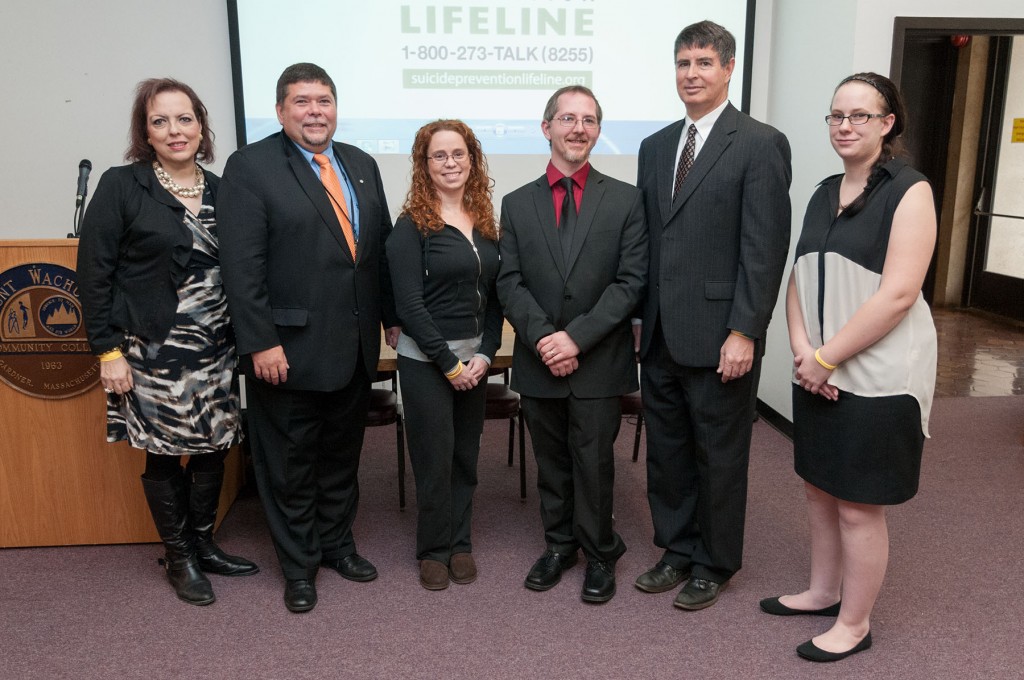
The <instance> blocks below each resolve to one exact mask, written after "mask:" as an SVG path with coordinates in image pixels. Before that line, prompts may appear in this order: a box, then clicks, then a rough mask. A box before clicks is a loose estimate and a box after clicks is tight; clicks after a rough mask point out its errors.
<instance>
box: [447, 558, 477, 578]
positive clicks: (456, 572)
mask: <svg viewBox="0 0 1024 680" xmlns="http://www.w3.org/2000/svg"><path fill="white" fill-rule="evenodd" d="M448 575H449V576H451V577H452V582H453V583H458V584H459V585H463V586H464V585H466V584H467V583H472V582H473V581H475V580H476V562H474V561H473V554H472V553H455V554H454V555H452V559H451V562H450V563H449V564H448Z"/></svg>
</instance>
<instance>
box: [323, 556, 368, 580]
mask: <svg viewBox="0 0 1024 680" xmlns="http://www.w3.org/2000/svg"><path fill="white" fill-rule="evenodd" d="M323 563H324V565H325V566H328V567H330V568H331V569H333V570H334V571H336V572H338V573H339V574H341V575H342V576H343V577H345V578H347V579H348V580H349V581H359V582H360V583H361V582H363V581H372V580H373V579H375V578H377V568H376V567H374V566H373V565H372V564H370V560H368V559H366V558H365V557H363V556H361V555H360V554H359V553H352V554H351V555H346V556H345V557H342V558H341V559H337V560H328V559H325V560H324V561H323Z"/></svg>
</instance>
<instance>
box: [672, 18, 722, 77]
mask: <svg viewBox="0 0 1024 680" xmlns="http://www.w3.org/2000/svg"><path fill="white" fill-rule="evenodd" d="M684 47H685V48H687V49H693V48H697V49H707V48H709V47H710V48H711V49H712V50H714V51H715V54H717V55H718V62H719V66H728V64H729V61H730V60H731V59H732V58H733V57H735V56H736V38H734V37H733V35H732V33H730V32H729V31H728V30H727V29H726V28H725V26H720V25H719V24H716V23H715V22H713V21H707V20H704V21H698V22H697V23H695V24H690V25H689V26H687V27H686V28H684V29H683V30H682V31H680V32H679V35H677V36H676V44H675V47H674V49H673V51H672V57H673V58H675V56H676V55H677V54H679V50H681V49H683V48H684Z"/></svg>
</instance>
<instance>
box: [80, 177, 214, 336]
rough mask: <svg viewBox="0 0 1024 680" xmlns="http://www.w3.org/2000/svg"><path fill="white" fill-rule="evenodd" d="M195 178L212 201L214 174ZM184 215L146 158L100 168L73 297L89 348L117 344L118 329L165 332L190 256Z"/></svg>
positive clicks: (154, 333)
mask: <svg viewBox="0 0 1024 680" xmlns="http://www.w3.org/2000/svg"><path fill="white" fill-rule="evenodd" d="M203 175H204V176H205V178H206V185H207V186H208V187H209V188H210V192H211V193H212V194H213V197H214V199H215V202H216V197H217V190H218V181H219V180H218V177H217V176H216V175H214V174H213V173H211V172H209V171H207V170H203ZM184 220H185V206H183V205H182V204H181V203H180V202H178V200H177V199H175V198H174V196H172V195H171V194H170V193H168V192H167V190H166V189H164V188H163V187H162V186H160V182H159V181H157V179H156V175H154V174H153V169H152V168H151V167H150V165H149V164H148V163H134V164H132V165H124V166H120V167H115V168H110V169H109V170H107V171H106V172H104V173H103V176H102V177H101V178H100V181H99V184H98V185H97V186H96V192H95V193H94V194H93V197H92V201H91V202H90V203H89V208H88V210H86V212H85V216H84V217H83V218H82V234H81V239H80V241H79V244H78V290H79V299H80V300H81V302H82V310H83V312H84V313H85V325H86V331H87V332H88V334H89V345H90V346H91V347H92V351H93V352H96V353H97V354H99V353H102V352H106V351H108V350H110V349H113V348H114V347H117V346H118V345H119V344H121V342H123V341H124V335H125V332H126V331H127V332H129V333H132V334H134V335H138V336H141V337H143V338H147V339H149V340H154V341H157V342H162V341H163V340H164V339H165V338H166V337H167V333H168V332H169V331H170V330H171V325H172V324H173V323H174V314H175V311H176V310H177V309H178V287H179V286H180V285H181V283H182V282H183V281H184V280H185V277H186V276H187V269H186V268H187V266H188V261H189V259H190V258H191V256H192V233H191V232H190V231H189V230H188V227H186V226H185V224H184Z"/></svg>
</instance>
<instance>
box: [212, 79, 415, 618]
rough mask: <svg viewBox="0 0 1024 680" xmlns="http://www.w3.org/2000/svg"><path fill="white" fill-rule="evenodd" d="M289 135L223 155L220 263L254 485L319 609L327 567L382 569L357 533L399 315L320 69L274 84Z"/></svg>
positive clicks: (299, 596)
mask: <svg viewBox="0 0 1024 680" xmlns="http://www.w3.org/2000/svg"><path fill="white" fill-rule="evenodd" d="M277 118H278V121H279V122H280V123H281V126H282V128H283V129H282V130H281V132H278V133H275V134H273V135H271V136H269V137H267V138H266V139H264V140H262V141H259V142H256V143H254V144H250V145H249V146H246V147H244V148H242V149H239V150H238V151H236V152H235V153H234V154H232V156H231V157H230V158H229V159H228V162H227V165H226V166H225V168H224V177H223V180H222V181H221V186H220V194H219V195H218V197H217V218H218V235H219V238H220V248H221V252H220V261H221V269H222V272H223V276H224V288H225V291H226V293H227V297H228V306H229V310H230V313H231V320H232V323H233V325H234V328H235V334H236V336H237V346H238V353H239V355H240V357H241V368H242V371H243V372H244V374H245V376H246V401H247V405H248V414H249V418H248V421H249V436H250V441H251V448H252V453H253V467H254V470H255V476H256V484H257V486H258V487H259V491H260V496H261V498H262V501H263V507H264V510H265V512H266V515H267V523H268V524H269V526H270V533H271V536H272V538H273V540H274V547H275V548H276V550H277V556H278V560H279V561H280V563H281V568H282V571H283V572H284V577H285V582H286V584H285V593H284V600H285V605H286V606H287V607H288V609H289V610H290V611H293V612H304V611H309V610H310V609H312V608H313V607H314V606H316V602H317V593H316V575H317V571H318V568H319V566H320V565H321V564H324V565H326V566H328V567H330V568H331V569H333V570H335V571H337V572H338V573H339V574H341V576H343V577H344V578H347V579H349V580H352V581H371V580H373V579H374V578H376V577H377V570H376V569H375V568H374V566H373V565H372V564H371V563H370V562H369V561H368V560H366V559H365V558H363V557H361V556H360V555H359V554H358V553H357V552H356V546H355V540H354V539H353V536H352V523H353V520H354V519H355V515H356V506H357V502H358V497H359V487H358V481H357V471H358V468H359V454H360V450H361V448H362V443H363V428H364V422H365V419H366V411H367V406H368V402H369V393H370V384H371V382H372V380H373V378H374V376H375V375H376V372H377V359H378V355H379V352H380V329H381V322H382V321H383V323H384V325H385V326H386V327H387V331H386V333H385V336H386V338H387V341H388V343H389V344H391V345H392V346H394V343H395V342H396V341H397V338H398V327H397V326H398V320H397V315H396V314H395V310H394V301H393V299H392V293H391V280H390V276H389V275H388V268H387V261H386V259H385V254H384V243H385V241H386V240H387V237H388V235H389V234H390V232H391V217H390V214H389V212H388V207H387V202H386V200H385V198H384V189H383V187H382V186H381V179H380V171H379V170H378V168H377V164H376V162H375V161H374V160H373V159H372V158H371V157H370V156H369V155H367V154H366V153H364V152H363V151H360V150H359V149H357V148H355V147H353V146H350V145H348V144H340V143H337V142H333V141H332V136H333V135H334V131H335V129H336V127H337V90H336V88H335V86H334V82H333V81H332V80H331V77H330V76H329V75H328V74H327V73H326V71H324V70H323V69H322V68H320V67H319V66H316V65H315V64H305V63H303V64H295V65H293V66H289V67H288V68H286V69H285V70H284V73H282V74H281V77H280V78H279V79H278V82H277Z"/></svg>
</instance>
